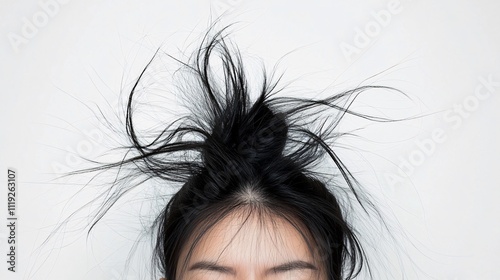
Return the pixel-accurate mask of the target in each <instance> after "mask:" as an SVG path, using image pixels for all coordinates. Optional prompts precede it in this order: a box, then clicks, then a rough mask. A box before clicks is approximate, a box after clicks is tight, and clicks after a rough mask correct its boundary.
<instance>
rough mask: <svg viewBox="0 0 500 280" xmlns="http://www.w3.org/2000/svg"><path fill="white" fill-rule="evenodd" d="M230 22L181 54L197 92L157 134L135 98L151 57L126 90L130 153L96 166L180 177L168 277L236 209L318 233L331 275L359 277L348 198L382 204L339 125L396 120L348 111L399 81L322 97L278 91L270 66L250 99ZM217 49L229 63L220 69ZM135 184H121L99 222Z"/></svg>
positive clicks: (161, 228)
mask: <svg viewBox="0 0 500 280" xmlns="http://www.w3.org/2000/svg"><path fill="white" fill-rule="evenodd" d="M226 30H227V27H226V28H223V29H221V30H220V31H218V32H213V30H210V31H209V32H207V34H206V36H204V37H203V39H202V42H201V45H200V46H199V48H198V49H197V51H196V52H195V53H194V54H193V56H192V57H191V58H190V59H189V60H188V61H187V62H182V61H180V60H177V59H175V60H176V61H177V62H178V63H180V64H181V68H180V69H179V71H180V72H182V73H184V74H189V75H190V77H191V80H189V81H188V83H189V84H184V85H182V88H183V89H184V90H186V89H187V88H189V91H186V92H187V93H189V94H191V95H189V96H187V95H185V97H187V98H189V101H190V103H191V104H190V105H189V109H190V110H191V114H189V115H186V116H182V117H180V118H178V119H177V120H175V121H174V122H172V123H171V124H169V125H168V126H166V128H165V129H164V130H163V131H162V132H161V133H160V134H159V135H156V136H155V137H154V140H152V141H150V142H148V143H142V142H141V141H143V140H141V139H140V137H139V136H138V133H137V132H136V129H137V128H136V127H135V126H134V118H133V116H134V110H133V101H134V94H135V93H136V91H137V87H138V84H139V81H140V80H141V78H143V76H144V74H145V72H146V70H147V69H148V67H149V66H150V63H151V62H152V61H153V59H154V57H153V59H152V60H151V61H150V62H149V64H148V65H147V66H146V67H145V68H144V69H143V71H142V73H141V75H140V76H139V78H138V79H137V81H136V82H135V85H134V86H133V89H132V91H131V92H130V95H129V97H128V104H127V110H126V132H127V135H128V137H129V139H130V141H131V145H130V146H128V147H126V149H127V155H126V156H127V157H126V158H124V159H123V160H121V161H119V162H115V163H110V164H105V165H102V166H100V167H98V168H95V169H89V170H94V171H95V170H102V169H106V168H113V167H118V168H120V169H121V168H123V167H124V166H126V165H131V166H133V168H134V169H135V170H136V172H137V174H141V175H146V176H147V179H146V180H148V179H151V178H157V179H161V180H164V181H165V182H170V183H181V184H182V187H181V188H180V189H179V190H178V191H177V192H176V193H175V194H174V195H173V196H172V197H171V199H170V200H169V201H168V204H167V205H166V206H165V207H164V208H163V210H162V211H161V213H160V214H159V216H158V217H157V218H156V220H155V222H154V228H156V246H155V251H154V252H155V257H154V264H155V266H156V267H157V268H158V269H159V271H160V273H161V274H162V276H163V277H165V278H166V279H167V280H175V279H177V278H176V277H177V274H176V273H178V271H177V266H178V264H179V261H180V254H181V250H183V248H188V247H186V246H188V245H189V244H188V240H189V239H190V238H193V237H195V238H194V240H195V242H194V243H193V244H191V245H190V247H189V248H190V251H189V252H191V251H192V249H193V248H194V246H196V242H197V241H199V240H200V238H201V236H202V235H203V234H204V233H205V232H206V231H207V230H208V229H209V228H210V227H212V226H213V225H215V224H216V223H217V222H218V221H220V220H221V219H223V218H224V217H226V216H227V215H228V214H230V213H232V212H233V211H235V210H238V209H245V210H249V212H248V214H249V215H250V214H252V213H257V214H259V215H260V214H265V215H267V216H271V215H273V216H277V217H281V218H284V219H286V220H287V221H289V222H290V223H292V224H293V225H294V226H295V227H296V228H297V230H299V231H300V232H301V233H302V234H303V236H312V239H313V240H309V239H306V240H308V241H307V242H308V245H309V246H310V248H316V250H317V253H318V254H319V255H320V256H321V260H322V261H323V265H324V267H325V269H326V272H327V274H328V279H352V278H355V277H356V276H357V275H358V274H359V273H360V272H361V271H362V269H363V268H366V267H367V259H366V254H365V252H364V250H363V247H362V246H361V242H360V240H359V239H358V236H357V235H356V233H355V230H354V229H353V227H352V225H351V223H350V221H349V219H348V216H349V215H350V213H348V211H349V209H351V208H349V206H348V205H349V202H350V201H351V200H353V199H354V200H355V201H357V203H359V205H361V209H364V211H365V212H366V213H369V212H374V211H373V210H374V209H376V207H374V205H373V203H371V202H370V200H369V199H367V198H366V194H365V193H363V192H362V191H361V188H360V185H359V183H358V182H357V181H356V179H355V178H354V176H353V175H352V174H351V172H350V171H349V170H348V168H347V167H346V165H345V164H344V163H343V162H342V160H341V159H340V157H339V156H338V154H337V152H336V151H335V150H334V149H333V148H332V146H335V141H336V140H337V139H338V138H339V137H341V136H343V135H344V134H347V133H341V132H337V129H336V128H337V126H338V124H339V122H340V121H341V119H342V118H343V117H344V116H345V115H346V114H350V115H354V116H357V117H361V118H365V119H369V120H373V121H390V120H388V119H385V118H379V117H373V116H368V115H364V114H360V113H357V112H354V111H352V110H350V109H349V108H350V106H351V104H352V102H353V101H354V100H355V98H356V97H357V96H358V95H359V94H360V93H362V92H364V91H365V90H367V89H373V88H382V89H390V90H395V89H393V88H390V87H385V86H373V85H371V86H360V87H357V88H354V89H352V90H348V91H344V92H341V93H338V94H335V95H333V96H331V97H328V98H324V99H308V98H298V97H284V96H278V95H277V93H279V92H280V91H281V90H282V89H278V87H277V85H278V82H279V81H280V79H281V77H279V78H278V79H275V81H273V80H274V78H273V77H274V76H273V75H270V77H269V75H268V73H266V71H265V70H264V71H263V80H262V85H261V86H260V91H259V92H258V94H257V97H256V98H255V100H254V101H251V97H250V89H249V85H248V84H247V79H246V76H245V70H244V67H243V62H242V57H241V55H240V53H239V51H238V49H237V48H236V47H234V46H232V45H230V44H229V43H228V40H227V38H226V36H227V35H225V32H226ZM157 54H158V53H156V54H155V56H156V55H157ZM217 58H218V59H220V60H219V62H221V64H220V65H221V66H222V70H221V72H217V70H214V66H213V60H214V59H217ZM180 72H179V73H180ZM217 73H219V74H220V75H219V78H221V79H222V82H220V81H218V78H217V77H218V76H217ZM184 81H187V80H184ZM184 94H185V93H184ZM323 163H331V164H332V165H333V167H334V169H335V172H334V173H325V172H320V171H319V169H320V168H319V167H320V166H321V164H323ZM315 169H317V170H315ZM339 179H341V180H339ZM131 187H132V186H123V187H122V189H117V190H115V191H116V195H111V196H109V199H108V200H107V201H106V203H105V204H104V205H103V207H102V208H101V211H100V213H99V215H97V216H96V219H95V221H94V224H93V225H95V223H97V222H98V221H99V220H100V219H101V218H102V216H103V215H104V214H105V213H106V211H107V210H108V209H109V208H110V207H111V206H112V205H113V203H114V202H116V200H117V199H119V197H120V196H121V195H122V194H123V193H125V188H131ZM346 187H347V188H346ZM375 212H376V211H375ZM93 225H92V226H93ZM303 228H305V229H307V231H308V232H303V231H302V230H301V229H303ZM310 241H312V244H311V242H310ZM188 256H189V254H188Z"/></svg>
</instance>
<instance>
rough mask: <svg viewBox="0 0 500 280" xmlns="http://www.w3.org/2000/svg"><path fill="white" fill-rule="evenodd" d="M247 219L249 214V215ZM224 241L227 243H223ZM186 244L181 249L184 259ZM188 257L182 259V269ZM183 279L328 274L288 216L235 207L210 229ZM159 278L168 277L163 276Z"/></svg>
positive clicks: (307, 278)
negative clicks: (268, 215)
mask: <svg viewBox="0 0 500 280" xmlns="http://www.w3.org/2000/svg"><path fill="white" fill-rule="evenodd" d="M245 219H246V220H245ZM221 244H223V245H221ZM186 251H187V250H185V251H184V252H183V253H182V254H181V260H184V259H185V258H184V257H185V255H186V253H187V252H186ZM183 264H184V263H183V262H182V261H181V262H180V263H179V266H178V267H179V269H180V268H181V267H182V265H183ZM178 278H179V280H285V279H287V280H288V279H294V280H313V279H314V280H326V279H327V278H326V276H325V273H324V270H323V269H322V268H321V266H320V265H319V262H318V260H317V259H315V258H314V257H313V255H312V254H311V251H310V250H309V247H308V246H307V243H306V242H305V240H304V237H303V236H302V235H301V234H300V233H299V231H297V229H296V228H295V227H294V226H293V225H291V224H290V223H289V222H288V221H286V220H284V219H282V218H279V217H275V216H273V217H272V219H270V218H265V221H263V220H262V218H260V219H259V218H258V217H257V216H256V215H251V216H250V217H248V215H241V213H240V212H237V213H233V214H231V215H229V216H228V217H226V218H225V219H223V220H221V221H220V222H219V223H218V224H216V225H215V226H214V227H213V228H212V229H211V230H210V231H208V232H207V233H206V234H205V235H204V236H203V238H202V239H201V240H200V243H198V244H197V246H196V247H195V249H194V252H193V255H192V257H191V258H190V259H189V260H188V265H187V271H184V272H183V273H181V276H180V277H178ZM160 280H165V279H164V278H161V279H160Z"/></svg>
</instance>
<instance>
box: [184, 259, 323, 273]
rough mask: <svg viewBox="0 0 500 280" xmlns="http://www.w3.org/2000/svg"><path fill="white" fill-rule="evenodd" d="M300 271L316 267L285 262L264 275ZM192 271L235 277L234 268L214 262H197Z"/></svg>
mask: <svg viewBox="0 0 500 280" xmlns="http://www.w3.org/2000/svg"><path fill="white" fill-rule="evenodd" d="M302 269H311V270H318V268H317V267H316V266H314V265H313V264H311V263H309V262H306V261H302V260H296V261H290V262H286V263H283V264H280V265H278V266H274V267H271V268H269V269H267V270H266V272H265V274H266V275H268V274H278V273H282V272H287V271H291V270H302ZM192 270H209V271H216V272H220V273H223V274H230V275H233V276H236V271H235V270H234V268H232V267H229V266H222V265H218V264H217V263H215V262H210V261H199V262H196V263H195V264H193V265H192V266H191V267H190V268H189V271H192Z"/></svg>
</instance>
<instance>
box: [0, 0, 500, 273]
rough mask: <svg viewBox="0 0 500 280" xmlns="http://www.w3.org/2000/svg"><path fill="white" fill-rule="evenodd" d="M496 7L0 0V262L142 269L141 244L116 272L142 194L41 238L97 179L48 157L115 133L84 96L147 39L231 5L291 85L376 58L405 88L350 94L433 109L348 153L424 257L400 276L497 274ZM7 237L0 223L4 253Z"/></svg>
mask: <svg viewBox="0 0 500 280" xmlns="http://www.w3.org/2000/svg"><path fill="white" fill-rule="evenodd" d="M499 11H500V3H499V2H497V1H485V0H483V1H463V0H462V1H451V0H448V1H444V0H443V1H423V0H420V1H417V0H413V1H410V0H400V1H380V0H377V1H345V0H343V1H308V2H306V1H284V0H282V1H262V0H260V1H251V2H250V1H241V0H214V1H157V0H152V1H104V0H88V1H77V0H72V1H69V0H66V1H62V0H61V1H57V0H40V1H13V0H2V1H1V3H0V15H1V27H0V30H1V32H0V34H1V37H0V48H1V52H0V56H1V60H0V61H1V68H0V71H1V73H0V81H1V84H2V90H3V91H2V94H1V97H2V104H3V106H2V108H1V110H0V114H1V115H0V124H1V128H0V131H1V132H0V135H1V138H0V141H1V142H0V149H1V152H0V155H1V157H0V167H1V170H3V171H2V172H3V173H2V174H4V175H3V176H4V177H3V178H5V179H3V178H2V182H4V183H3V184H4V185H5V184H6V170H7V168H11V167H13V168H15V169H16V170H17V172H18V189H17V190H18V206H17V207H18V217H19V220H18V232H17V238H18V244H19V245H18V247H17V248H18V251H17V256H18V271H17V272H16V273H15V274H13V273H10V272H7V265H6V263H5V262H3V261H2V265H1V266H0V275H1V276H0V278H1V279H137V278H138V276H137V275H139V274H137V273H144V271H142V272H141V271H139V272H137V270H140V269H143V268H144V266H145V265H147V262H148V260H147V257H144V255H147V249H144V250H145V251H144V252H143V255H142V257H140V258H139V259H137V258H133V259H132V262H131V265H130V266H131V267H132V269H131V272H130V275H129V277H128V278H126V277H125V276H123V275H121V274H120V273H121V272H122V271H123V266H124V264H125V260H126V257H127V256H126V254H127V252H128V251H129V249H130V246H131V245H132V244H133V242H134V240H135V238H136V234H137V228H138V227H139V226H140V225H139V223H138V222H137V216H136V214H137V213H140V212H141V209H140V208H139V206H138V205H139V204H137V203H136V204H134V203H133V202H129V204H127V203H121V204H120V205H118V207H117V208H116V209H115V210H114V211H112V213H111V214H110V217H108V218H107V219H106V220H105V222H104V223H103V224H102V225H100V226H98V228H97V229H96V232H95V233H93V234H92V235H91V237H90V238H89V239H88V240H86V237H85V234H82V233H81V232H79V231H78V229H80V228H81V226H82V225H84V224H85V221H86V220H85V217H86V214H88V213H82V214H81V215H80V216H78V219H74V220H73V221H72V222H70V223H68V224H67V227H66V229H65V230H63V232H64V234H60V235H58V236H57V237H56V238H55V239H56V242H53V243H50V244H49V245H48V246H44V247H40V245H41V242H42V241H43V240H44V237H46V235H47V234H49V233H50V232H51V230H53V229H54V228H53V227H54V225H56V224H57V223H60V222H61V221H62V219H63V218H64V217H65V216H66V215H67V214H69V213H71V211H73V210H75V209H76V208H78V207H79V206H81V205H82V203H84V202H85V201H88V200H91V199H92V197H93V196H92V195H94V194H95V193H93V191H92V189H91V190H88V191H83V192H79V193H78V195H77V196H76V197H72V195H74V194H76V193H77V192H78V190H79V188H80V187H82V185H81V184H82V183H83V182H85V181H84V180H82V181H79V182H75V181H72V180H69V179H67V178H65V179H58V180H53V179H54V178H55V177H56V174H55V172H58V171H66V170H69V169H72V168H79V167H81V166H83V165H81V162H80V161H79V159H78V157H77V155H82V156H86V157H89V158H94V157H97V156H98V155H100V154H101V153H103V152H105V151H106V147H108V146H111V145H112V144H113V142H112V140H110V139H112V135H109V134H106V133H109V131H107V130H105V129H104V128H103V127H102V126H101V125H100V124H99V122H98V121H97V120H96V119H95V116H94V115H93V114H92V111H90V110H89V108H88V107H87V106H89V107H90V108H93V109H94V110H95V109H96V108H97V107H96V106H95V105H99V106H101V107H103V108H106V106H108V105H107V104H108V103H110V104H111V106H112V108H117V107H116V102H117V101H116V100H118V96H119V92H120V90H121V89H122V88H124V89H126V88H127V87H128V86H129V85H130V83H132V82H133V81H134V78H136V77H137V75H138V73H139V71H140V70H141V68H142V67H143V66H144V65H145V63H146V62H147V61H148V59H149V58H150V56H151V54H152V52H154V51H155V50H156V48H158V47H159V46H163V47H164V49H165V50H167V51H171V52H172V53H174V54H179V52H178V49H180V50H182V49H185V48H189V47H191V46H192V45H189V44H190V43H193V42H194V43H196V42H197V40H196V38H198V36H199V35H200V34H201V33H202V32H203V31H204V30H205V29H206V27H207V25H208V23H209V22H210V18H215V17H217V16H219V15H220V14H221V13H222V12H226V15H225V17H224V18H223V19H222V24H225V23H226V24H227V23H232V22H235V21H237V22H239V24H238V25H236V26H235V28H234V29H233V36H232V37H231V38H232V40H233V41H234V42H235V43H236V44H237V45H238V46H239V47H240V48H241V50H242V52H243V54H244V56H246V57H247V58H248V59H249V60H253V61H258V58H261V60H262V61H263V62H264V63H265V64H266V65H267V66H269V67H271V66H273V65H274V64H275V63H276V62H277V61H278V60H279V59H280V58H282V57H283V56H284V55H285V54H287V53H289V52H291V53H290V54H288V55H287V56H286V57H285V58H284V60H283V61H282V62H281V64H280V68H279V69H280V70H282V71H283V72H285V73H286V75H285V80H286V81H290V80H293V79H297V80H296V82H295V83H294V84H293V86H292V87H291V88H290V90H289V93H290V94H300V93H301V92H305V93H307V94H309V95H311V97H312V96H316V95H322V94H333V93H335V92H336V91H337V90H340V89H346V88H348V87H349V86H355V85H357V83H359V82H361V81H363V80H364V79H366V78H368V77H371V76H373V75H375V74H377V73H379V72H382V71H384V72H383V73H381V74H379V75H377V76H376V77H374V78H372V79H370V80H369V82H371V83H379V84H384V85H390V86H395V87H397V88H400V89H402V90H404V91H405V92H406V93H408V94H409V95H410V96H411V97H412V98H413V101H412V102H408V100H403V99H401V98H399V97H397V96H396V95H390V94H383V93H381V94H370V93H367V94H366V96H363V97H362V98H360V102H359V103H358V105H357V106H358V107H356V108H358V109H360V110H364V112H369V113H373V112H379V113H380V112H391V113H392V114H390V116H391V117H394V116H398V117H404V116H411V115H415V114H430V115H429V116H427V117H425V118H421V119H418V120H412V121H408V122H405V123H399V124H393V125H374V126H368V127H367V128H366V129H365V130H364V132H363V134H362V135H363V137H366V138H367V139H370V140H373V142H368V141H364V142H360V143H356V142H349V143H347V144H349V145H351V146H353V147H354V148H359V149H361V150H365V152H364V153H363V155H362V156H359V157H357V158H352V159H351V160H349V159H346V160H347V161H351V162H352V163H353V164H354V165H357V164H358V165H357V166H361V168H358V169H360V170H357V171H358V172H360V173H362V174H361V176H364V177H363V179H364V180H365V181H366V182H368V183H373V184H372V185H373V186H376V188H374V189H373V191H374V192H376V194H375V195H376V196H378V197H379V198H380V199H381V200H383V201H384V205H387V208H388V209H391V210H392V212H393V214H394V216H395V217H397V219H398V221H399V222H400V223H401V228H402V229H403V231H402V232H405V233H406V234H407V235H408V240H411V242H413V244H414V246H415V248H411V247H410V248H407V252H408V253H407V254H408V257H409V258H410V259H412V260H413V261H414V262H415V264H416V265H418V266H419V269H420V271H418V270H417V269H414V270H410V269H408V270H407V271H406V277H407V279H450V280H451V279H454V280H458V279H464V280H471V279H500V269H499V268H498V263H500V253H499V252H500V241H499V238H498V236H500V222H499V220H500V219H499V218H498V213H500V204H499V203H498V199H499V198H500V191H499V187H500V184H499V183H498V182H499V179H500V178H499V177H500V176H499V174H500V173H499V172H498V171H497V169H496V168H498V158H499V156H500V146H499V145H498V143H500V141H499V140H500V139H499V137H500V133H499V128H498V124H497V122H498V121H499V120H500V119H499V117H500V110H498V109H499V108H500V107H499V106H500V53H499V50H500V30H499V27H500V22H499V20H498V12H499ZM387 15H389V16H387ZM177 48H178V49H177ZM349 51H350V52H349ZM322 90H325V91H323V92H320V91H322ZM172 106H174V105H172ZM170 109H172V110H174V109H175V108H170ZM384 110H387V111H384ZM353 123H354V122H353ZM117 124H118V123H117ZM363 160H364V162H363ZM365 167H366V168H365ZM364 171H366V172H364ZM96 185H98V184H96ZM2 189H3V191H1V192H0V209H2V210H0V211H1V212H2V213H6V209H7V206H6V199H7V198H6V196H7V191H6V190H5V188H2ZM132 205H133V206H132ZM143 214H144V213H143ZM87 216H88V215H87ZM3 217H6V215H3ZM2 219H4V218H2ZM2 223H6V220H5V221H4V222H2ZM63 237H64V239H63ZM6 238H7V231H6V227H5V226H2V227H0V252H1V255H2V256H4V257H1V258H0V259H2V260H3V259H4V258H5V257H6V256H5V255H6V252H7V241H6ZM61 246H64V247H62V248H59V247H61ZM139 255H140V251H139ZM387 258H388V259H391V256H388V257H387ZM393 265H394V267H397V266H398V265H397V264H393ZM387 269H391V268H390V267H387ZM395 274H396V276H394V278H395V279H402V276H401V275H399V276H397V275H398V274H397V273H395Z"/></svg>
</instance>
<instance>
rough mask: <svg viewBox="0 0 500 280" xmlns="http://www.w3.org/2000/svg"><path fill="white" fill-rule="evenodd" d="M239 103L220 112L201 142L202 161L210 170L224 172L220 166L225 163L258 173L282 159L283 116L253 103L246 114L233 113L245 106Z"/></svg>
mask: <svg viewBox="0 0 500 280" xmlns="http://www.w3.org/2000/svg"><path fill="white" fill-rule="evenodd" d="M241 102H244V101H242V100H239V102H235V103H237V104H239V105H237V106H235V105H234V104H230V105H228V106H226V109H225V110H222V111H221V115H220V116H218V117H216V119H215V121H214V124H213V130H212V133H211V135H210V136H209V137H207V139H206V140H205V150H204V152H203V154H204V156H203V160H204V164H205V166H206V167H208V168H209V169H211V170H221V169H226V168H227V166H226V167H224V166H221V164H222V165H226V164H227V163H228V162H233V163H236V164H238V165H250V167H252V168H251V169H253V170H256V169H262V168H265V167H266V165H269V164H270V162H272V161H273V160H275V159H277V158H279V157H281V156H282V153H283V149H284V148H285V144H286V139H287V132H288V126H287V124H286V116H285V114H284V113H281V112H278V113H275V112H273V111H272V110H271V108H269V106H268V105H267V104H265V103H264V102H256V103H254V104H253V106H252V107H251V109H250V110H248V112H242V111H238V112H236V111H235V110H239V109H243V108H245V107H247V106H245V105H248V104H243V103H241ZM231 103H232V102H231ZM234 116H237V117H234Z"/></svg>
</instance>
